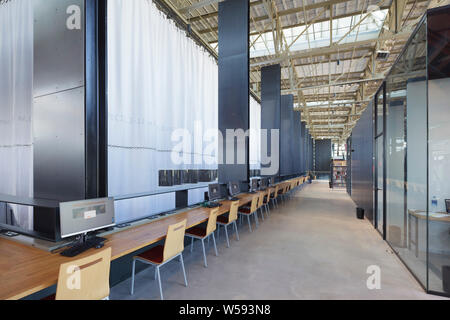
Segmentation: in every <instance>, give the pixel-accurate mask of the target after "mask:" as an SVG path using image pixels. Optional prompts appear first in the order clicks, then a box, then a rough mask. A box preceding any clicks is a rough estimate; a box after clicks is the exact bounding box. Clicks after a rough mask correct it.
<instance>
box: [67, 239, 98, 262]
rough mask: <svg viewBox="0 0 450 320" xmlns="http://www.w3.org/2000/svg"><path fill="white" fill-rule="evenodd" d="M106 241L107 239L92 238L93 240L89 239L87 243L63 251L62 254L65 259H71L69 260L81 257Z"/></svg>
mask: <svg viewBox="0 0 450 320" xmlns="http://www.w3.org/2000/svg"><path fill="white" fill-rule="evenodd" d="M105 241H106V239H105V238H100V237H95V238H91V239H88V240H87V241H86V242H83V243H77V244H75V245H73V246H71V247H70V248H68V249H66V250H64V251H62V252H61V253H60V254H61V255H62V256H64V257H69V258H72V257H76V256H77V255H79V254H81V253H83V252H85V251H87V250H89V249H91V248H95V247H96V246H98V245H99V244H102V243H103V242H105Z"/></svg>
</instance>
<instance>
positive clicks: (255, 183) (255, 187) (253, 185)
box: [251, 179, 258, 191]
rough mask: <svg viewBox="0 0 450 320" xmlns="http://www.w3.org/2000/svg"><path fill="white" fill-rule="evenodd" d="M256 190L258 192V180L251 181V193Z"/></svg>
mask: <svg viewBox="0 0 450 320" xmlns="http://www.w3.org/2000/svg"><path fill="white" fill-rule="evenodd" d="M256 190H258V180H257V179H253V180H252V182H251V191H256Z"/></svg>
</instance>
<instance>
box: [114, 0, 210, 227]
mask: <svg viewBox="0 0 450 320" xmlns="http://www.w3.org/2000/svg"><path fill="white" fill-rule="evenodd" d="M108 112H109V122H108V129H109V142H108V143H109V148H108V152H109V155H108V158H109V168H108V170H109V174H108V176H109V183H108V184H109V194H110V196H118V195H128V194H135V193H142V192H158V191H164V190H167V188H159V187H158V179H159V177H158V171H159V170H163V169H166V170H176V169H217V159H216V158H217V155H216V153H214V154H210V155H208V154H205V153H204V152H203V150H204V147H205V146H201V145H200V148H199V149H197V150H194V145H195V144H196V143H200V142H201V141H202V139H201V138H200V139H195V140H192V142H191V143H192V148H191V149H190V150H188V151H187V153H188V155H189V157H190V158H191V159H192V164H191V165H187V164H176V163H173V161H172V158H171V151H172V149H173V148H174V146H175V145H176V144H177V143H174V142H172V140H171V136H172V133H173V132H174V130H177V129H186V130H187V131H188V132H189V133H190V134H191V135H194V132H195V126H198V127H201V128H202V130H201V132H202V133H204V132H205V131H206V130H208V129H212V130H215V132H217V128H218V67H217V63H216V61H215V59H214V58H213V57H211V56H210V55H209V53H208V52H206V51H205V50H204V49H202V48H201V47H200V46H198V45H197V44H196V43H195V42H194V41H193V40H192V39H190V38H189V37H187V36H186V33H185V32H184V31H182V30H181V29H179V28H178V27H177V26H176V25H175V24H174V23H173V22H172V21H171V20H169V19H167V18H166V16H165V15H164V14H163V13H162V12H160V11H159V10H158V9H157V7H156V6H155V4H154V3H153V2H152V1H148V0H133V1H130V0H113V1H111V0H110V1H108ZM194 151H197V153H198V156H200V157H202V162H201V163H197V164H195V163H193V162H194V153H195V152H194ZM198 151H199V152H198ZM211 160H212V161H211ZM120 202H123V203H122V204H121V205H120V210H117V220H118V221H121V220H122V221H126V220H130V219H128V218H129V216H130V215H133V214H134V213H132V211H138V212H139V215H141V216H145V215H148V214H152V213H156V212H161V211H165V210H170V209H172V208H170V207H173V206H174V205H175V201H174V195H173V194H167V195H163V196H158V198H157V199H156V197H148V198H144V199H141V200H130V201H120ZM125 203H128V204H127V205H125ZM133 218H136V217H134V216H133Z"/></svg>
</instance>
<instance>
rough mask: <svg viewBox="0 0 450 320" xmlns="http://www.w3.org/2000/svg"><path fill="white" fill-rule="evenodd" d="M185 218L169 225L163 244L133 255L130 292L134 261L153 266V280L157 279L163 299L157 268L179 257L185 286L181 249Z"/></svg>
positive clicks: (132, 283)
mask: <svg viewBox="0 0 450 320" xmlns="http://www.w3.org/2000/svg"><path fill="white" fill-rule="evenodd" d="M186 223H187V220H183V221H181V222H179V223H176V224H173V225H171V226H169V229H168V231H167V235H166V241H165V243H164V246H156V247H153V248H151V249H150V250H147V251H145V252H143V253H141V254H140V255H137V256H135V257H133V269H132V273H131V294H132V295H133V294H134V274H135V270H136V261H140V262H142V263H145V264H149V265H152V266H154V267H155V268H156V269H155V280H156V278H157V279H158V284H159V294H160V296H161V300H164V297H163V292H162V286H161V274H160V272H159V269H160V268H161V267H162V266H163V265H165V264H166V263H168V262H170V261H172V260H174V259H175V258H177V257H180V263H181V268H182V269H183V276H184V285H185V286H186V287H187V286H188V283H187V279H186V270H185V269H184V261H183V250H184V234H185V232H186Z"/></svg>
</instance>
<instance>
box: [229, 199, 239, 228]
mask: <svg viewBox="0 0 450 320" xmlns="http://www.w3.org/2000/svg"><path fill="white" fill-rule="evenodd" d="M238 209H239V200H238V201H233V202H232V203H231V205H230V213H229V215H228V223H231V222H233V221H236V220H237V218H238Z"/></svg>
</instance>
